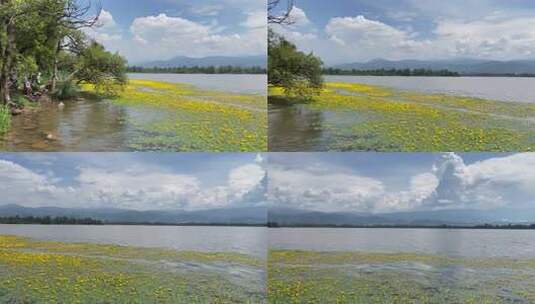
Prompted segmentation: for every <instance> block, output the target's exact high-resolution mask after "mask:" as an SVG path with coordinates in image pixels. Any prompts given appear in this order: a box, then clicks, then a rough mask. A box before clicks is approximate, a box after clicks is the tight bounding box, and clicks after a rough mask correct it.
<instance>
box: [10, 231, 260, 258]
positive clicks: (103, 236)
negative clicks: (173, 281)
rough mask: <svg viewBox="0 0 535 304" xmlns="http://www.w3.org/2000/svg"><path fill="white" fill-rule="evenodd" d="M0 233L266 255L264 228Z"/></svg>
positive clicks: (78, 241) (101, 242)
mask: <svg viewBox="0 0 535 304" xmlns="http://www.w3.org/2000/svg"><path fill="white" fill-rule="evenodd" d="M0 234H4V235H16V236H23V237H29V238H34V239H38V240H47V241H57V242H74V243H97V244H114V245H122V246H134V247H147V248H170V249H176V250H180V251H201V252H237V253H243V254H248V255H254V256H257V257H264V256H265V255H266V242H267V241H266V238H267V234H266V229H265V228H263V227H183V226H120V225H113V226H111V225H110V226H84V225H76V226H64V225H50V226H49V225H46V226H42V225H0Z"/></svg>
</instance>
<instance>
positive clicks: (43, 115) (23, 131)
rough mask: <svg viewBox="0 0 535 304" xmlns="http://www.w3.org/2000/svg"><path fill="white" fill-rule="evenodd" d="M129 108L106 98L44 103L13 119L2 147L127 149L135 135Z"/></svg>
mask: <svg viewBox="0 0 535 304" xmlns="http://www.w3.org/2000/svg"><path fill="white" fill-rule="evenodd" d="M131 114H133V113H130V111H129V109H128V108H126V107H122V106H114V105H113V104H111V103H110V102H107V101H100V102H99V101H92V100H90V101H88V100H83V99H79V100H73V101H66V102H65V106H64V107H63V108H61V107H59V106H58V103H55V102H42V103H41V108H40V109H39V110H36V111H33V112H26V113H24V114H22V115H19V116H14V117H13V119H12V124H11V129H10V132H9V133H8V134H7V135H6V136H5V138H4V141H3V142H0V146H1V148H2V150H4V151H125V150H128V148H127V145H126V141H127V139H129V138H133V137H134V136H136V131H135V128H133V127H132V126H130V125H128V124H127V123H126V121H127V118H128V116H129V115H131Z"/></svg>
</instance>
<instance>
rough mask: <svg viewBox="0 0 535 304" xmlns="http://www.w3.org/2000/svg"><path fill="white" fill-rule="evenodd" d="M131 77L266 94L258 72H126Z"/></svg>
mask: <svg viewBox="0 0 535 304" xmlns="http://www.w3.org/2000/svg"><path fill="white" fill-rule="evenodd" d="M128 77H129V78H131V79H143V80H156V81H165V82H172V83H187V84H191V85H194V86H196V87H198V88H201V89H204V90H215V91H224V92H231V93H241V94H261V95H266V94H267V89H266V87H267V75H259V74H250V75H249V74H246V75H244V74H236V75H235V74H213V75H212V74H148V73H147V74H144V73H132V74H128Z"/></svg>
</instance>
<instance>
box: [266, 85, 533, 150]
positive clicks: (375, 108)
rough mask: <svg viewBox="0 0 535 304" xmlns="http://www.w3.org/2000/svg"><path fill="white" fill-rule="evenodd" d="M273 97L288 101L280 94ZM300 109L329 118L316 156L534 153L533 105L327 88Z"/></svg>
mask: <svg viewBox="0 0 535 304" xmlns="http://www.w3.org/2000/svg"><path fill="white" fill-rule="evenodd" d="M269 94H270V99H271V98H276V99H279V100H280V99H281V98H283V97H282V91H281V90H280V89H279V88H270V92H269ZM301 106H305V107H307V108H308V109H310V110H315V111H320V112H323V113H329V114H330V117H331V118H325V120H324V121H323V122H322V125H321V129H322V130H323V131H324V132H326V133H328V134H329V136H328V137H329V139H330V140H329V141H328V142H327V143H325V144H324V146H322V147H317V150H338V151H347V150H358V151H370V150H372V151H406V152H410V151H423V152H435V151H472V152H476V151H485V152H503V151H533V150H535V128H534V123H535V104H533V103H518V102H500V101H493V100H485V99H478V98H469V97H460V96H451V95H445V94H423V93H416V92H401V91H396V90H393V89H390V88H386V87H381V86H373V85H365V84H353V83H327V84H326V86H325V89H324V90H323V92H322V94H321V95H320V96H318V97H315V98H314V100H313V102H310V103H307V104H305V105H301ZM348 117H353V118H348Z"/></svg>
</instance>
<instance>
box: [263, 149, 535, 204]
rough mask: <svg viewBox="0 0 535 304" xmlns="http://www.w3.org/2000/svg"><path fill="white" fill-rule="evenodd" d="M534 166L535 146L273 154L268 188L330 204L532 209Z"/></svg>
mask: <svg viewBox="0 0 535 304" xmlns="http://www.w3.org/2000/svg"><path fill="white" fill-rule="evenodd" d="M534 167H535V154H534V153H525V154H492V153H472V154H455V153H444V154H431V153H304V154H302V153H301V154H292V153H287V154H284V153H282V154H272V155H270V162H269V166H268V176H269V178H268V196H269V200H270V203H271V204H273V205H275V206H278V207H290V208H297V209H307V210H316V211H325V212H374V213H381V212H398V211H421V210H426V211H428V210H444V209H480V210H488V209H501V208H506V209H507V208H518V209H523V208H526V209H527V208H529V209H534V207H535V188H533V185H534V184H535V171H533V170H529V169H528V168H534Z"/></svg>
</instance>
